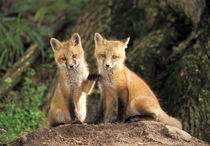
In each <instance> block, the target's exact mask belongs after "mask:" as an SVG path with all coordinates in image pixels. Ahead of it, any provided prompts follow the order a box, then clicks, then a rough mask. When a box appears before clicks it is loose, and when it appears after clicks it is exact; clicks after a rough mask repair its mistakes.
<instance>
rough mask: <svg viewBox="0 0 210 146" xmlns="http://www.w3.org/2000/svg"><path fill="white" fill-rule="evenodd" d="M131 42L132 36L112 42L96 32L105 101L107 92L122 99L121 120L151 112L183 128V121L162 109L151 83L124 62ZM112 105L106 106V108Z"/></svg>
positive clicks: (167, 122) (160, 119) (164, 120)
mask: <svg viewBox="0 0 210 146" xmlns="http://www.w3.org/2000/svg"><path fill="white" fill-rule="evenodd" d="M128 42H129V38H127V39H125V40H124V41H109V40H106V39H104V38H103V37H102V36H101V35H100V34H98V33H95V47H96V48H95V56H96V59H97V63H98V69H99V74H101V75H102V77H103V78H102V80H101V81H100V82H99V86H100V91H101V93H102V95H103V96H102V97H101V98H102V99H101V100H103V99H104V98H105V99H106V98H107V97H106V95H104V93H103V92H107V90H109V91H112V93H110V94H111V95H112V98H118V99H119V101H120V104H121V106H122V108H121V109H119V111H122V112H123V114H122V115H121V117H120V119H121V120H125V118H126V117H129V116H134V115H140V114H147V115H151V116H152V117H153V118H155V119H156V120H158V121H160V122H162V123H165V124H167V125H171V126H175V127H178V128H180V129H181V128H182V125H181V123H180V122H179V121H178V120H177V119H175V118H173V117H170V116H168V115H167V114H166V113H165V112H164V111H163V110H162V108H161V107H160V104H159V102H158V99H157V98H156V96H155V94H154V93H153V92H152V90H151V89H150V88H149V86H148V85H147V84H146V83H145V82H144V81H143V80H142V79H141V78H140V77H139V76H137V75H136V74H135V73H134V72H132V71H131V70H129V69H128V68H127V67H126V66H125V65H124V60H125V58H126V57H125V56H126V55H125V48H126V47H127V44H128ZM113 91H114V92H113ZM109 98H110V97H109ZM108 108H109V107H108V106H106V107H105V111H107V110H108ZM105 116H106V115H105Z"/></svg>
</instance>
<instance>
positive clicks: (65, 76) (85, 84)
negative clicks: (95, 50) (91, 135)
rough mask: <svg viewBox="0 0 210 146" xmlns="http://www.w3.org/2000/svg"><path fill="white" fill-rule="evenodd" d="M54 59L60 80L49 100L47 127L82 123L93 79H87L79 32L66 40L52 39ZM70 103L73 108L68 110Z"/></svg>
mask: <svg viewBox="0 0 210 146" xmlns="http://www.w3.org/2000/svg"><path fill="white" fill-rule="evenodd" d="M50 44H51V46H52V48H53V52H54V56H55V61H56V63H57V65H58V69H59V81H58V85H57V88H56V90H55V93H54V96H53V98H52V101H51V106H50V110H49V113H48V119H49V124H50V126H55V125H58V124H61V123H67V122H70V121H72V118H71V117H72V115H71V114H70V113H72V112H75V116H76V120H79V121H81V122H84V120H85V118H86V113H87V109H86V108H87V106H86V100H87V95H88V94H90V93H91V92H92V89H93V87H94V84H95V81H92V80H88V79H87V77H88V75H89V71H88V66H87V63H86V61H85V57H84V51H83V49H82V44H81V40H80V36H79V34H77V33H75V34H73V35H72V37H71V39H70V40H68V41H66V42H60V41H58V40H57V39H54V38H51V40H50ZM70 100H72V102H73V106H74V108H75V111H70V109H72V107H70V106H72V105H70V102H71V101H70Z"/></svg>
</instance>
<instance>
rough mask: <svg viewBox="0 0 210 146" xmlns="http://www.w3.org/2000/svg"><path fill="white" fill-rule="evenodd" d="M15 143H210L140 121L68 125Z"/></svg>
mask: <svg viewBox="0 0 210 146" xmlns="http://www.w3.org/2000/svg"><path fill="white" fill-rule="evenodd" d="M11 145H15V146H17V145H24V146H33V145H34V146H42V145H45V146H48V145H49V146H52V145H53V146H58V145H94V146H97V145H100V146H101V145H106V146H107V145H116V146H118V145H189V146H192V145H196V146H197V145H199V146H201V145H208V143H205V142H203V141H201V140H198V139H196V138H194V137H191V138H190V139H188V140H186V139H185V138H184V137H182V136H180V135H179V134H178V135H176V134H175V135H173V134H171V133H170V132H169V130H168V129H167V127H166V126H165V125H163V124H162V123H159V122H156V121H151V120H149V121H148V120H137V121H130V122H126V123H106V124H65V125H60V126H58V127H55V128H51V129H40V130H37V131H35V132H32V133H30V134H27V135H23V136H22V137H21V138H19V139H17V140H15V141H13V142H12V143H11Z"/></svg>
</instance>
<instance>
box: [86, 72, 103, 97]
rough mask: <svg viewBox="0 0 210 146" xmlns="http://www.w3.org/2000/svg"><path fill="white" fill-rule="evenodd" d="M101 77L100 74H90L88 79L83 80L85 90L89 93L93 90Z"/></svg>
mask: <svg viewBox="0 0 210 146" xmlns="http://www.w3.org/2000/svg"><path fill="white" fill-rule="evenodd" d="M100 78H101V76H100V75H99V74H90V75H89V76H88V78H87V80H85V81H84V82H83V91H84V92H85V93H86V94H87V95H89V94H90V93H91V92H92V90H93V88H94V85H95V83H96V81H97V80H99V79H100Z"/></svg>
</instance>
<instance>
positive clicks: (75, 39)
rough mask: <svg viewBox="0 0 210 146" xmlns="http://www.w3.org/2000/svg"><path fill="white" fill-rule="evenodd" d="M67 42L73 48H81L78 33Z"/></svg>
mask: <svg viewBox="0 0 210 146" xmlns="http://www.w3.org/2000/svg"><path fill="white" fill-rule="evenodd" d="M69 41H70V44H71V45H73V46H78V45H80V46H82V43H81V39H80V36H79V34H78V33H74V34H73V35H72V37H71V39H70V40H69Z"/></svg>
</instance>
